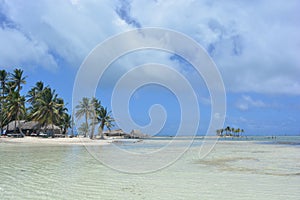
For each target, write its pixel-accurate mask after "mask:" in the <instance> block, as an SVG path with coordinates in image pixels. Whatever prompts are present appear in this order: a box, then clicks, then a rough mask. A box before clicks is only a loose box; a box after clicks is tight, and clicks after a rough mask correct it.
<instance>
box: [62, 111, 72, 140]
mask: <svg viewBox="0 0 300 200" xmlns="http://www.w3.org/2000/svg"><path fill="white" fill-rule="evenodd" d="M62 118H63V119H62V125H61V126H62V129H63V134H64V135H65V136H67V130H68V128H70V127H71V119H72V118H71V115H69V114H68V113H64V114H63V117H62Z"/></svg>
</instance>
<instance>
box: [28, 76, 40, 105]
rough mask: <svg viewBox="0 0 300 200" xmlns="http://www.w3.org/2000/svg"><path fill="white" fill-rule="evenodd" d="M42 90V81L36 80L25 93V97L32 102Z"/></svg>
mask: <svg viewBox="0 0 300 200" xmlns="http://www.w3.org/2000/svg"><path fill="white" fill-rule="evenodd" d="M43 90H44V83H43V82H42V81H38V82H36V84H35V86H34V87H32V88H31V89H30V90H29V92H28V93H27V95H26V97H27V98H28V99H27V102H29V103H31V104H34V103H35V102H36V99H37V98H38V97H39V95H40V94H41V93H42V91H43Z"/></svg>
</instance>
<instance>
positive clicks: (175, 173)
mask: <svg viewBox="0 0 300 200" xmlns="http://www.w3.org/2000/svg"><path fill="white" fill-rule="evenodd" d="M203 144H204V139H203V137H197V138H194V139H193V140H192V138H188V137H187V138H176V139H174V138H170V137H165V138H164V137H160V138H152V139H148V140H142V141H139V140H136V141H134V142H132V141H130V140H129V141H119V142H116V143H114V144H111V145H105V146H79V145H66V146H62V145H39V144H23V143H22V144H14V143H0V199H1V200H2V199H3V200H6V199H14V200H15V199H30V200H31V199H32V200H34V199H38V200H42V199H66V200H67V199H101V200H106V199H107V200H114V199H116V200H117V199H146V200H147V199H149V200H150V199H153V200H154V199H155V200H156V199H189V200H190V199H191V200H192V199H212V200H215V199H230V200H234V199H237V200H244V199H248V200H253V199H255V200H259V199H261V200H264V199H265V200H270V199H272V200H276V199H278V200H279V199H280V200H282V199H285V200H289V199H290V200H297V199H300V137H288V136H286V137H283V136H282V137H276V138H271V137H247V138H245V137H244V138H237V139H232V138H222V139H220V140H218V141H216V143H214V144H213V145H212V146H211V148H208V149H210V150H209V152H208V153H207V155H206V156H205V157H203V156H201V148H202V146H203ZM199 152H200V154H199ZM144 158H146V159H144Z"/></svg>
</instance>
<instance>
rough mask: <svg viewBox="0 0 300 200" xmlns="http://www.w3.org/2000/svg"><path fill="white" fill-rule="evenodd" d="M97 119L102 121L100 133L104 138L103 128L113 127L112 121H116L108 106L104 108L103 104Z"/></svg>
mask: <svg viewBox="0 0 300 200" xmlns="http://www.w3.org/2000/svg"><path fill="white" fill-rule="evenodd" d="M97 119H98V122H99V123H100V125H99V133H100V135H101V139H104V134H103V129H104V127H106V128H108V129H110V128H111V127H113V124H112V123H113V122H114V119H113V118H112V116H111V112H108V111H107V108H104V107H103V106H101V108H100V112H99V115H98V117H97Z"/></svg>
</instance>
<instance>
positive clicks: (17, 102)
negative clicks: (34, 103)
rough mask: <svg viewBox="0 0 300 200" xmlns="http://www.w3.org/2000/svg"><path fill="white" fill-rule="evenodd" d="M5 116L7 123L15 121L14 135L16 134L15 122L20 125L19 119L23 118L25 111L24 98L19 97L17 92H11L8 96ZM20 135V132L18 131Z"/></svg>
mask: <svg viewBox="0 0 300 200" xmlns="http://www.w3.org/2000/svg"><path fill="white" fill-rule="evenodd" d="M5 108H6V112H5V113H6V115H5V120H6V121H7V123H9V122H10V121H13V120H14V121H15V127H14V133H16V128H17V122H18V124H20V119H21V118H24V117H25V114H26V109H25V97H24V96H21V95H20V94H19V93H18V92H15V91H12V92H10V93H9V94H8V96H7V98H6V103H5ZM19 130H20V133H21V134H22V135H23V136H24V134H23V133H22V130H21V129H20V127H19Z"/></svg>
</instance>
